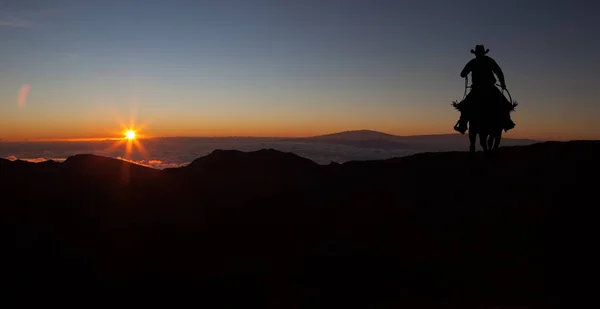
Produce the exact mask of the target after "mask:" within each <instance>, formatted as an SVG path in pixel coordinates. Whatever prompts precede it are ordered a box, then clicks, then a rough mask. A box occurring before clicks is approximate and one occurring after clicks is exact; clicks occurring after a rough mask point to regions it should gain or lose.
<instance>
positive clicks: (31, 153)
mask: <svg viewBox="0 0 600 309" xmlns="http://www.w3.org/2000/svg"><path fill="white" fill-rule="evenodd" d="M137 144H139V145H140V146H141V147H140V146H136V144H133V145H132V147H130V149H131V150H130V151H129V152H128V151H127V146H126V143H125V142H124V141H120V142H119V141H110V140H106V141H85V142H82V141H77V142H0V157H2V158H7V159H9V160H16V159H20V160H26V161H32V162H40V161H44V160H55V161H64V160H65V159H66V158H67V157H69V156H72V155H76V154H95V155H101V156H107V157H113V158H118V159H122V160H126V161H130V162H133V163H137V164H141V165H145V166H149V167H153V168H157V169H164V168H168V167H179V166H184V165H186V164H188V163H190V162H191V161H193V160H194V159H197V158H199V157H202V156H206V155H208V154H209V153H211V152H212V151H214V150H216V149H223V150H240V151H255V150H259V149H269V148H270V149H276V150H279V151H283V152H292V153H295V154H297V155H299V156H302V157H305V158H308V159H310V160H313V161H315V162H317V163H319V164H329V163H331V162H338V163H343V162H347V161H354V160H380V159H387V158H393V157H402V156H407V155H411V154H415V153H419V152H426V151H455V150H465V149H464V148H465V147H468V142H466V141H465V139H461V140H460V143H455V142H454V143H448V142H445V143H440V142H439V141H428V142H427V141H425V142H421V143H417V144H416V146H415V144H413V145H412V146H410V147H408V148H407V147H406V146H405V145H402V144H398V147H390V146H389V144H385V146H384V145H383V144H382V146H381V147H380V146H378V144H377V143H376V142H375V143H369V144H368V145H367V146H364V143H363V144H361V143H356V144H353V143H347V142H344V143H336V142H322V141H321V142H315V141H311V140H309V139H285V138H234V137H231V138H229V137H228V138H202V137H192V138H154V139H145V140H139V141H138V143H137Z"/></svg>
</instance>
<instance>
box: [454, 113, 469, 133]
mask: <svg viewBox="0 0 600 309" xmlns="http://www.w3.org/2000/svg"><path fill="white" fill-rule="evenodd" d="M468 121H469V120H468V119H467V116H466V115H465V113H464V112H461V113H460V119H458V122H456V125H455V126H454V130H456V131H458V132H460V134H465V132H466V131H467V122H468Z"/></svg>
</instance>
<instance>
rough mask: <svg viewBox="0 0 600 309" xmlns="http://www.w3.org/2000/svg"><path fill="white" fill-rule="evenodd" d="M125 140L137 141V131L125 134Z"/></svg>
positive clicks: (129, 131)
mask: <svg viewBox="0 0 600 309" xmlns="http://www.w3.org/2000/svg"><path fill="white" fill-rule="evenodd" d="M125 138H127V139H135V131H133V130H128V131H127V132H125Z"/></svg>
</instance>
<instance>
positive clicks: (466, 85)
mask: <svg viewBox="0 0 600 309" xmlns="http://www.w3.org/2000/svg"><path fill="white" fill-rule="evenodd" d="M495 85H496V86H498V87H500V88H502V86H501V85H499V84H495ZM469 88H471V86H469V76H468V75H467V76H465V92H464V93H463V97H462V99H461V100H460V101H463V100H464V99H465V98H466V97H467V91H468V90H467V89H469ZM505 91H506V93H507V94H508V99H509V100H510V103H513V99H512V96H511V95H510V91H508V89H507V88H504V89H502V94H504V92H505Z"/></svg>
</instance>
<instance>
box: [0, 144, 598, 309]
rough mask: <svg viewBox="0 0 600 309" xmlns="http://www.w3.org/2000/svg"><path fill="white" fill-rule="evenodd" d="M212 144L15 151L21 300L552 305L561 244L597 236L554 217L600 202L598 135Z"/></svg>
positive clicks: (4, 223)
mask: <svg viewBox="0 0 600 309" xmlns="http://www.w3.org/2000/svg"><path fill="white" fill-rule="evenodd" d="M208 157H209V159H210V160H209V161H206V156H205V157H203V158H205V159H204V160H201V161H199V162H201V166H202V165H210V168H209V169H206V168H205V167H206V166H202V169H199V170H198V169H196V167H181V168H177V169H165V170H155V169H151V168H147V167H139V166H138V167H139V168H137V167H135V166H133V165H134V164H133V163H129V162H126V161H122V160H118V159H112V158H98V157H94V156H86V155H84V156H76V157H75V158H72V159H70V160H67V161H65V162H67V163H66V164H65V162H63V163H47V164H44V163H30V162H24V161H21V162H18V161H10V160H7V159H0V197H1V203H0V241H2V243H3V244H4V246H3V255H2V258H3V263H2V265H0V271H1V272H2V273H3V276H2V278H0V284H2V285H3V286H5V287H6V289H5V296H6V297H5V301H7V300H8V299H13V298H14V299H15V300H16V301H17V300H18V301H22V300H23V299H31V298H29V297H27V296H28V295H29V296H31V295H35V296H36V297H35V299H37V300H40V301H45V304H46V305H47V304H49V303H60V304H64V303H65V302H75V301H78V300H79V298H81V303H78V304H79V305H81V304H83V303H89V299H94V300H96V301H98V302H106V303H107V304H108V303H111V302H114V301H117V300H118V301H122V300H123V299H129V300H130V301H132V302H136V303H138V304H139V303H142V302H147V303H155V302H157V301H158V300H161V301H165V302H166V303H169V304H171V305H172V304H173V303H180V302H181V303H184V302H188V303H190V302H191V303H192V304H196V305H205V306H213V307H215V306H220V307H223V306H231V307H248V306H250V305H253V306H254V305H256V306H257V307H260V308H282V307H285V308H290V307H300V308H332V307H360V308H365V307H402V306H407V307H412V308H431V307H432V306H433V307H438V308H439V307H442V308H482V307H490V306H499V305H506V304H511V305H520V306H524V307H527V306H531V307H536V308H537V307H540V306H542V307H543V306H544V305H545V304H548V303H551V302H552V301H553V300H554V299H553V298H554V297H555V296H554V294H552V293H549V291H548V287H547V284H548V283H547V280H548V279H547V278H548V277H551V276H553V275H554V273H555V272H556V271H557V270H556V269H557V268H556V267H547V265H549V263H550V262H552V261H551V258H550V257H549V256H550V255H549V254H548V253H549V252H550V250H556V251H558V252H561V251H564V250H567V248H570V247H569V246H571V247H573V244H572V243H573V241H574V240H577V241H579V242H581V243H586V242H587V241H588V240H587V238H592V236H587V235H588V234H578V233H577V232H576V231H577V230H576V229H574V228H573V226H571V224H570V223H571V221H562V222H560V224H553V223H554V222H553V221H551V220H552V219H551V218H550V215H551V214H552V213H553V212H556V211H557V210H558V211H559V213H560V216H561V218H567V217H568V216H569V214H572V213H578V211H579V208H581V207H577V206H578V205H589V201H593V200H595V198H596V191H597V190H596V189H597V187H598V180H597V175H598V174H599V173H600V160H598V157H600V141H571V142H544V143H538V144H535V145H530V146H511V147H503V148H500V149H499V150H498V152H497V154H496V156H493V157H484V156H483V154H482V153H475V154H470V153H468V152H458V151H456V152H441V153H440V152H430V153H421V154H416V155H411V156H407V157H399V158H392V159H386V160H370V161H350V162H345V163H342V164H329V165H319V164H316V163H314V162H312V161H310V160H309V161H310V162H308V161H306V160H304V159H300V158H298V156H296V155H293V154H285V153H282V152H279V151H274V150H268V149H266V150H261V151H256V152H252V153H245V152H239V151H230V150H220V151H215V152H213V153H211V154H210V155H209V156H208ZM200 159H202V158H200ZM69 162H70V163H69ZM98 162H100V166H98V165H97V164H98ZM236 162H237V163H236ZM239 162H243V163H239ZM198 164H200V163H198ZM115 166H116V167H115ZM573 206H575V207H573ZM578 214H579V213H578ZM579 215H580V214H579ZM572 223H573V225H575V224H580V223H581V222H580V221H578V220H574V221H572ZM553 235H560V237H557V238H553V239H552V241H551V242H548V241H547V239H548V237H552V236H553ZM589 235H592V234H589ZM586 237H587V238H586ZM590 241H592V240H591V239H590ZM578 258H579V256H578V255H574V259H578ZM569 265H570V268H569V273H573V276H575V275H576V274H580V271H585V266H584V265H583V264H582V263H572V264H569ZM57 278H60V280H57ZM563 282H566V283H568V284H572V282H576V279H575V278H568V280H566V279H565V280H564V281H563ZM149 295H152V297H149Z"/></svg>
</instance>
